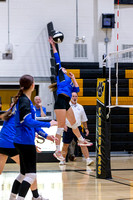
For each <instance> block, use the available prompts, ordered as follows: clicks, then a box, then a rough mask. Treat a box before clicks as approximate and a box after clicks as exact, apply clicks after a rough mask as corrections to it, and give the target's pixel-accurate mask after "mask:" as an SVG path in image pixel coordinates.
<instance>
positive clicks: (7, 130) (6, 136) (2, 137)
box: [0, 113, 16, 148]
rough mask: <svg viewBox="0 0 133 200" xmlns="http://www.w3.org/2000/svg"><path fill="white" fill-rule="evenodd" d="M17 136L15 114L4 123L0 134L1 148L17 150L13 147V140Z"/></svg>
mask: <svg viewBox="0 0 133 200" xmlns="http://www.w3.org/2000/svg"><path fill="white" fill-rule="evenodd" d="M15 134H16V129H15V116H14V113H13V114H12V116H11V117H10V118H9V119H8V120H7V121H4V123H3V127H2V129H1V132H0V147H1V148H15V147H14V145H13V139H14V136H15Z"/></svg>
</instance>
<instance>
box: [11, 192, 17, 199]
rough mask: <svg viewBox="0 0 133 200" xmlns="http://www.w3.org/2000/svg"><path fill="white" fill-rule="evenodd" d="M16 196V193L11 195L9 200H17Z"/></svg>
mask: <svg viewBox="0 0 133 200" xmlns="http://www.w3.org/2000/svg"><path fill="white" fill-rule="evenodd" d="M16 196H17V195H16V194H14V193H11V194H10V198H9V200H15V199H16Z"/></svg>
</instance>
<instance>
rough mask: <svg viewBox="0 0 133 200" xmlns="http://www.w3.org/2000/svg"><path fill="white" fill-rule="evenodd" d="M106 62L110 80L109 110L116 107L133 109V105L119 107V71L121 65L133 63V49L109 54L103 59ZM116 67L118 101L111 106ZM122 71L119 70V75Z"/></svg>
mask: <svg viewBox="0 0 133 200" xmlns="http://www.w3.org/2000/svg"><path fill="white" fill-rule="evenodd" d="M105 61H107V62H108V67H109V78H108V82H109V102H108V106H107V107H109V108H114V107H125V108H133V105H119V101H118V81H119V77H118V69H119V63H127V65H128V63H133V48H128V49H124V50H120V51H115V52H112V53H109V54H108V55H107V56H106V57H105V58H104V59H103V62H105ZM115 66H116V75H115V78H116V84H115V87H116V88H115V89H116V90H115V91H116V100H115V104H114V105H111V87H112V84H111V83H112V81H111V80H112V73H111V70H112V69H115ZM120 70H121V69H120ZM120 70H119V73H121V71H120Z"/></svg>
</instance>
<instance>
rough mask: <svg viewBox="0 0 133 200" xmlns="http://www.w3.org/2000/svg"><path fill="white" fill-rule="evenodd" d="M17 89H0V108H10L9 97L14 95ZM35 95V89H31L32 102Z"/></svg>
mask: <svg viewBox="0 0 133 200" xmlns="http://www.w3.org/2000/svg"><path fill="white" fill-rule="evenodd" d="M17 93H18V89H1V90H0V97H1V102H2V110H3V111H4V110H7V109H9V108H10V103H11V98H12V97H14V96H16V94H17ZM35 96H36V90H34V91H33V93H32V97H31V100H32V102H33V103H34V97H35Z"/></svg>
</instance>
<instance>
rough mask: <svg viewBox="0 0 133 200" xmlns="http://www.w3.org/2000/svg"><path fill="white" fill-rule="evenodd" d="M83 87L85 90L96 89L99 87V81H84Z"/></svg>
mask: <svg viewBox="0 0 133 200" xmlns="http://www.w3.org/2000/svg"><path fill="white" fill-rule="evenodd" d="M83 87H84V88H89V87H90V88H96V87H97V79H83Z"/></svg>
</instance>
